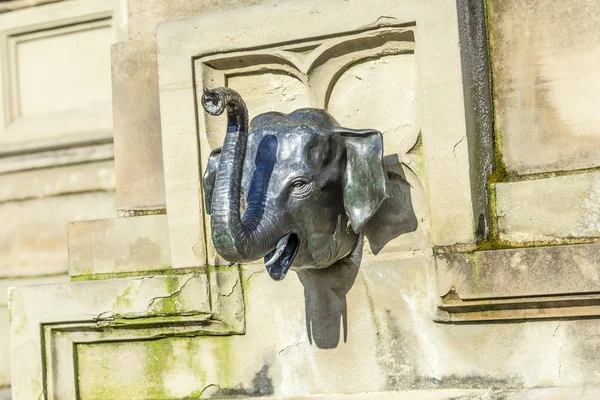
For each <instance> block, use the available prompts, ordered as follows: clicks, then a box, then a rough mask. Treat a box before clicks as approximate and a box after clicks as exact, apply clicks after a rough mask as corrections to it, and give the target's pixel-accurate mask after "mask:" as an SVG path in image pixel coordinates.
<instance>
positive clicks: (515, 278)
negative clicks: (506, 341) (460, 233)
mask: <svg viewBox="0 0 600 400" xmlns="http://www.w3.org/2000/svg"><path fill="white" fill-rule="evenodd" d="M438 273H439V295H440V296H444V295H446V294H447V293H448V292H450V290H451V289H452V288H453V287H454V288H455V291H456V293H458V295H459V296H460V298H461V299H469V298H477V299H489V298H498V297H516V296H540V295H556V294H569V293H571V294H576V293H586V292H597V291H598V288H599V287H600V244H581V245H570V246H547V247H530V248H519V249H506V250H490V251H479V252H474V253H448V254H442V255H440V256H439V257H438Z"/></svg>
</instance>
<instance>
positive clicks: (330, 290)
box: [297, 164, 418, 349]
mask: <svg viewBox="0 0 600 400" xmlns="http://www.w3.org/2000/svg"><path fill="white" fill-rule="evenodd" d="M392 170H393V171H394V172H391V171H390V169H388V178H389V184H390V185H389V188H390V191H391V194H392V196H391V197H390V198H388V199H386V200H385V201H384V202H383V203H382V205H381V207H380V208H379V211H377V213H376V214H375V215H374V216H373V217H372V218H371V220H370V221H369V223H368V224H367V226H366V227H365V229H363V234H364V236H366V237H367V238H368V239H369V243H370V245H371V250H372V251H373V253H374V254H377V253H379V251H380V250H381V249H382V248H383V247H384V246H385V244H387V243H388V242H389V241H390V240H393V239H394V238H396V237H398V236H400V235H402V234H404V233H408V232H414V231H415V230H416V229H417V226H418V222H417V217H416V215H415V212H414V208H413V204H412V200H411V187H410V185H409V184H408V182H407V181H406V179H405V176H404V173H403V172H402V169H401V167H400V166H399V164H396V168H393V169H392ZM384 220H385V222H384ZM362 251H363V235H361V236H360V237H359V239H358V244H357V246H356V248H355V249H354V250H353V252H352V253H351V254H350V255H348V256H347V257H345V258H344V259H342V260H340V261H338V262H337V263H335V264H333V265H331V266H330V267H327V268H324V269H307V270H301V271H298V272H297V273H298V278H299V279H300V282H301V283H302V286H304V304H305V313H306V331H307V334H308V340H309V341H310V343H311V344H312V343H314V344H315V345H316V346H317V347H319V348H321V349H332V348H335V347H337V345H338V344H339V341H340V333H342V334H343V338H344V342H346V340H347V338H348V310H347V305H346V295H347V294H348V292H349V291H350V289H351V288H352V286H353V285H354V281H355V279H356V276H357V275H358V270H359V268H360V263H361V259H362ZM341 330H343V332H340V331H341Z"/></svg>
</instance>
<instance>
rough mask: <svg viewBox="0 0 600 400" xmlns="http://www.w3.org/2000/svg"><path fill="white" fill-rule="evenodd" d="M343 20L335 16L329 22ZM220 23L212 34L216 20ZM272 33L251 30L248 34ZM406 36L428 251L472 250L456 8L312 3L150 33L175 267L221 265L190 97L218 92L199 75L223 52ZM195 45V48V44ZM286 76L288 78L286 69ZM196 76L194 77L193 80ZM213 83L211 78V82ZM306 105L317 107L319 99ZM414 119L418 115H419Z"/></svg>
mask: <svg viewBox="0 0 600 400" xmlns="http://www.w3.org/2000/svg"><path fill="white" fill-rule="evenodd" d="M341 14H343V15H344V16H345V17H344V18H339V17H338V16H339V15H341ZM224 20H226V21H228V23H227V26H221V22H220V21H224ZM266 26H268V27H274V28H273V29H257V27H266ZM409 27H411V28H410V29H411V30H412V31H413V32H414V49H415V50H414V51H415V54H416V64H417V66H416V67H417V85H418V89H419V98H420V104H419V107H420V110H425V109H426V110H428V112H427V113H426V114H423V113H422V112H421V114H420V115H422V121H420V122H421V134H422V143H423V149H424V153H425V158H426V160H425V165H426V176H427V182H425V183H424V185H425V191H426V192H427V193H428V197H429V199H428V200H429V213H430V218H431V236H432V240H433V244H434V245H450V244H454V243H473V242H474V241H475V239H476V230H477V225H478V217H475V215H479V212H478V210H477V207H474V206H473V204H477V203H478V200H474V199H479V197H480V196H478V195H476V194H475V193H474V192H475V191H478V190H480V188H481V185H480V184H479V183H477V182H476V181H477V179H478V177H471V175H470V163H469V149H468V145H467V142H468V141H470V140H465V138H467V137H468V136H469V135H471V134H472V132H470V130H469V129H468V128H467V125H466V118H465V96H464V91H463V78H462V70H461V54H460V47H459V34H458V18H457V10H456V4H455V3H453V2H442V3H436V4H431V5H426V4H425V5H424V4H423V3H422V2H419V1H408V2H397V1H392V0H377V1H373V2H371V3H370V4H369V7H356V5H355V4H353V3H352V2H347V1H334V2H327V3H326V4H324V3H323V2H320V1H309V2H302V3H301V4H300V3H294V2H289V3H287V2H286V3H282V4H278V5H277V6H273V5H261V6H254V7H247V8H244V10H243V12H240V11H239V10H233V11H227V12H225V13H222V14H220V15H219V18H214V17H212V16H210V15H206V16H199V17H195V18H190V19H187V20H185V21H177V22H172V23H164V24H161V25H160V26H159V28H158V31H157V45H158V64H159V89H160V98H161V102H160V103H161V124H162V143H163V159H164V166H165V186H166V202H167V209H168V214H167V217H168V219H169V226H170V228H171V237H170V240H171V254H172V258H173V260H172V261H173V266H174V267H177V268H181V267H189V266H195V265H211V264H214V263H220V261H219V260H218V259H217V258H216V257H215V256H214V253H213V252H212V251H211V245H210V240H209V235H207V232H208V231H207V226H208V225H207V224H208V221H207V218H206V216H205V213H204V205H203V195H202V185H201V171H202V166H203V164H204V163H205V160H206V159H207V156H208V154H209V153H210V150H211V149H210V145H209V142H208V139H207V137H208V135H207V127H206V125H205V121H204V115H203V112H201V110H199V108H198V101H197V92H198V91H199V90H201V89H202V88H201V87H199V86H200V85H202V84H203V83H204V82H206V83H207V84H209V85H212V84H215V85H220V84H222V81H221V80H219V79H217V80H216V81H214V82H212V83H211V79H213V78H211V77H210V76H208V75H207V76H203V75H202V74H204V73H205V72H204V71H202V68H198V65H199V63H198V61H200V63H203V62H205V63H210V62H211V61H210V60H214V59H218V58H221V59H223V58H225V57H224V56H225V55H231V54H250V53H252V54H262V55H264V54H265V53H269V54H271V55H273V54H274V53H276V52H277V51H278V49H284V48H286V46H287V47H288V48H289V47H292V46H296V47H298V48H300V47H302V46H304V45H311V44H314V43H315V42H323V41H326V40H328V39H330V38H339V37H344V36H346V37H351V36H352V35H361V34H362V35H364V34H368V32H376V31H377V30H380V31H381V30H386V29H388V30H389V29H406V28H409ZM195 38H196V39H197V40H195ZM288 72H291V71H288ZM198 75H200V76H198ZM213 77H214V75H213ZM318 98H319V97H318V96H317V97H316V99H317V101H315V102H314V104H315V105H316V106H319V105H321V104H323V101H318ZM419 112H420V111H419Z"/></svg>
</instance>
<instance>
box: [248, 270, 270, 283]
mask: <svg viewBox="0 0 600 400" xmlns="http://www.w3.org/2000/svg"><path fill="white" fill-rule="evenodd" d="M265 271H266V269H261V270H260V271H254V272H253V273H251V274H250V275H248V277H247V278H246V282H248V281H250V278H252V277H253V276H254V275H256V274H262V273H263V272H265Z"/></svg>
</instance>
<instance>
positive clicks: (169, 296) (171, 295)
mask: <svg viewBox="0 0 600 400" xmlns="http://www.w3.org/2000/svg"><path fill="white" fill-rule="evenodd" d="M195 277H196V275H192V276H190V277H189V278H188V279H187V280H186V281H185V282H183V285H181V286H180V287H179V289H177V290H176V291H174V292H173V293H171V294H170V295H168V296H158V297H154V298H152V299H151V300H150V302H149V303H148V305H147V306H146V310H149V309H150V308H151V307H152V306H153V305H154V302H155V301H157V300H164V299H172V298H173V297H174V296H177V295H178V294H180V293H181V291H182V290H183V288H184V287H185V285H187V284H188V283H189V282H190V281H191V280H192V279H194V278H195Z"/></svg>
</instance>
